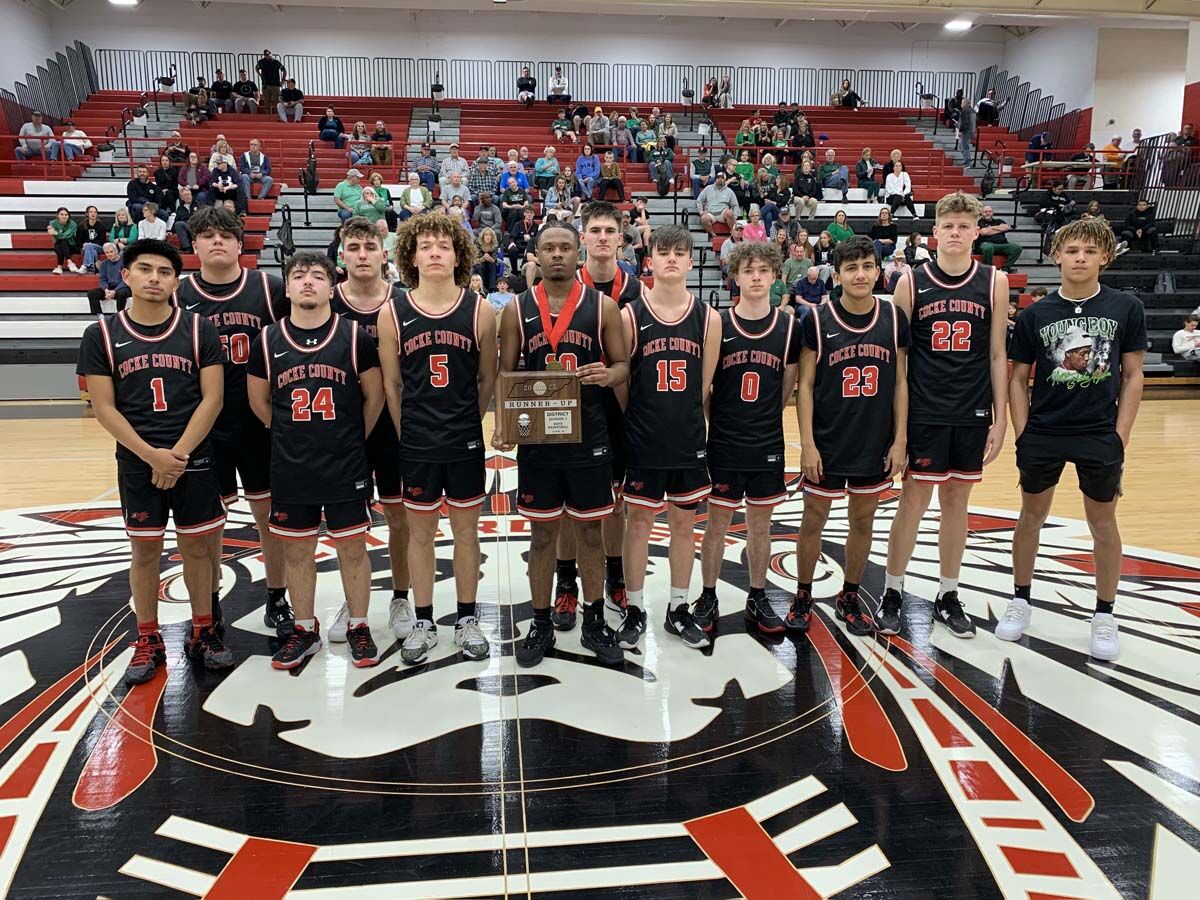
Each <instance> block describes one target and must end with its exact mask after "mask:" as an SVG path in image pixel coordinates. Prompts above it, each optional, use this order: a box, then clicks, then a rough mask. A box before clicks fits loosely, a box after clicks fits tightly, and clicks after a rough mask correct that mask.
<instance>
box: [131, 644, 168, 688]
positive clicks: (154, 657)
mask: <svg viewBox="0 0 1200 900" xmlns="http://www.w3.org/2000/svg"><path fill="white" fill-rule="evenodd" d="M129 646H130V647H132V648H133V659H131V660H130V661H129V665H128V666H126V667H125V683H126V684H145V683H146V682H147V681H149V680H150V679H151V678H153V677H154V673H155V672H157V671H158V667H159V666H161V665H164V664H165V663H166V661H167V648H166V647H164V646H163V639H162V635H161V634H139V635H138V639H137V640H136V641H134V642H133V643H132V644H130V645H129Z"/></svg>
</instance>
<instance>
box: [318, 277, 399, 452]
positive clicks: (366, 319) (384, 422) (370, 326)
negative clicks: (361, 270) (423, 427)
mask: <svg viewBox="0 0 1200 900" xmlns="http://www.w3.org/2000/svg"><path fill="white" fill-rule="evenodd" d="M344 288H345V284H339V285H338V286H337V287H336V288H334V290H333V299H332V300H330V301H329V308H330V309H332V310H333V311H334V312H335V313H337V314H338V315H339V316H341V317H342V318H343V319H347V320H349V321H351V322H357V323H358V327H359V329H361V330H362V332H363V333H364V334H366V335H367V336H368V337H369V338H370V339H371V342H372V343H373V344H374V345H375V346H376V347H378V346H379V315H380V313H382V312H384V311H385V310H386V309H387V305H388V303H389V302H390V301H391V300H395V299H396V298H397V297H402V296H404V288H402V287H400V286H399V285H392V292H391V295H390V296H389V297H388V299H387V300H385V301H384V302H383V304H382V305H381V306H380V307H379V308H378V309H375V310H364V309H359V308H358V307H357V306H355V305H354V304H352V303H351V302H350V300H349V299H347V297H346V293H345V290H344ZM368 440H370V441H371V443H372V444H374V443H375V442H376V441H379V442H381V443H386V444H395V443H396V442H397V441H399V440H400V438H399V437H398V436H397V435H396V426H395V424H394V423H393V422H392V417H391V416H390V415H389V414H388V411H387V410H386V409H384V411H383V412H382V413H381V414H380V416H379V421H378V422H376V423H375V427H374V428H373V429H371V434H370V437H369V438H368Z"/></svg>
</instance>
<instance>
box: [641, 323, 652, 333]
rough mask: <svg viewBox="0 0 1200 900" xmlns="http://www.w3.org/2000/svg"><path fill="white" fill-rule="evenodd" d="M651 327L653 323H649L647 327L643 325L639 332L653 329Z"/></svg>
mask: <svg viewBox="0 0 1200 900" xmlns="http://www.w3.org/2000/svg"><path fill="white" fill-rule="evenodd" d="M653 327H654V323H653V322H651V323H650V324H649V325H643V326H642V327H641V328H640V329H639V330H640V331H645V330H646V329H647V328H653Z"/></svg>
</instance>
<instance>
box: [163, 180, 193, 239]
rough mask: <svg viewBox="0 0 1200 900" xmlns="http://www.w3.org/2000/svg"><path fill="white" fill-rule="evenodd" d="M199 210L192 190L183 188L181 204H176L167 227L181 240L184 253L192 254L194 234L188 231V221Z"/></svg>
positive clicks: (180, 192) (180, 197) (180, 190)
mask: <svg viewBox="0 0 1200 900" xmlns="http://www.w3.org/2000/svg"><path fill="white" fill-rule="evenodd" d="M199 208H200V204H199V203H197V202H196V198H195V196H194V195H193V194H192V189H191V188H189V187H187V186H186V185H185V186H184V187H181V188H180V189H179V203H177V204H176V206H175V212H174V213H173V214H172V215H171V219H170V221H169V222H168V224H167V227H168V228H169V229H170V231H171V233H172V234H174V235H175V237H176V238H178V239H179V249H180V250H181V251H182V252H184V253H191V252H192V232H191V231H190V230H189V229H188V220H189V219H190V218H191V217H192V214H193V213H195V212H196V210H197V209H199Z"/></svg>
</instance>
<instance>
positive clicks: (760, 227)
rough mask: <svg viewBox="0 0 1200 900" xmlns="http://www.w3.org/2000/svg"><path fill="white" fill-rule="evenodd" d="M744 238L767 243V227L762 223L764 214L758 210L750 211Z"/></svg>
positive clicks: (743, 230) (743, 231)
mask: <svg viewBox="0 0 1200 900" xmlns="http://www.w3.org/2000/svg"><path fill="white" fill-rule="evenodd" d="M742 238H743V239H744V240H747V241H757V242H759V243H764V244H765V243H766V241H767V226H765V225H764V224H763V222H762V213H761V212H760V211H759V210H757V209H752V210H750V216H749V221H748V222H746V225H745V227H744V228H743V229H742Z"/></svg>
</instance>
